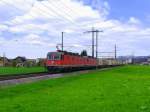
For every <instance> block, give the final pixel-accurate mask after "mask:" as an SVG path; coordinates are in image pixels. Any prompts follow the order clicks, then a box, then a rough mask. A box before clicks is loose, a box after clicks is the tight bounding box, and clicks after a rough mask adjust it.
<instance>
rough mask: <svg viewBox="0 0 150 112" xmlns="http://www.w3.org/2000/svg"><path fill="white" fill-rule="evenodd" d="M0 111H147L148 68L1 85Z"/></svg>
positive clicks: (149, 101) (149, 96)
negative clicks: (15, 84) (2, 86)
mask: <svg viewBox="0 0 150 112" xmlns="http://www.w3.org/2000/svg"><path fill="white" fill-rule="evenodd" d="M0 112H150V67H148V66H124V67H117V68H113V69H111V70H105V71H100V70H98V71H92V72H90V73H87V74H86V75H80V76H70V77H64V78H58V79H52V80H46V81H40V82H36V83H32V84H23V85H18V86H15V87H8V88H1V89H0Z"/></svg>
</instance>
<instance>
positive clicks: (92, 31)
mask: <svg viewBox="0 0 150 112" xmlns="http://www.w3.org/2000/svg"><path fill="white" fill-rule="evenodd" d="M94 33H95V32H94V27H93V28H92V57H94V36H95V35H94Z"/></svg>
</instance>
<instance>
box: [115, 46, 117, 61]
mask: <svg viewBox="0 0 150 112" xmlns="http://www.w3.org/2000/svg"><path fill="white" fill-rule="evenodd" d="M115 59H117V46H116V44H115Z"/></svg>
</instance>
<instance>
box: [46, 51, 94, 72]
mask: <svg viewBox="0 0 150 112" xmlns="http://www.w3.org/2000/svg"><path fill="white" fill-rule="evenodd" d="M96 64H97V61H96V59H95V58H93V57H90V56H81V55H79V54H77V53H71V52H66V51H59V50H58V51H57V52H49V53H48V54H47V59H46V67H47V69H48V71H70V70H83V69H90V68H95V67H96Z"/></svg>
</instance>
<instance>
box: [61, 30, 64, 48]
mask: <svg viewBox="0 0 150 112" xmlns="http://www.w3.org/2000/svg"><path fill="white" fill-rule="evenodd" d="M61 39H62V40H61V42H62V43H61V48H62V51H63V50H64V32H62V38H61Z"/></svg>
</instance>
